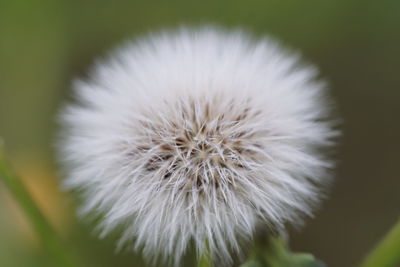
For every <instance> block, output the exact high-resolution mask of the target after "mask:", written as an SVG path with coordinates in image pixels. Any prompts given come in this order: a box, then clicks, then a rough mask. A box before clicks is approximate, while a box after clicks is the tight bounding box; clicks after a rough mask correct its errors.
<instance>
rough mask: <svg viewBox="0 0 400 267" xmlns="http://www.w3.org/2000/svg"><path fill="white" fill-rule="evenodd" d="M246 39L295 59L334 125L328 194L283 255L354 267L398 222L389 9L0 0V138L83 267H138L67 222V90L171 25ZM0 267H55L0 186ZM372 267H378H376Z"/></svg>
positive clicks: (394, 26) (393, 19) (394, 31)
mask: <svg viewBox="0 0 400 267" xmlns="http://www.w3.org/2000/svg"><path fill="white" fill-rule="evenodd" d="M210 23H214V24H217V25H221V26H225V27H228V28H231V27H241V28H245V29H247V30H248V31H250V32H253V33H254V34H256V35H263V34H269V35H272V36H274V37H276V38H278V39H280V40H281V41H282V42H283V43H284V44H286V45H287V46H289V47H293V48H295V49H297V50H299V51H301V52H302V54H303V55H304V58H305V59H306V60H308V61H311V62H314V63H315V64H316V65H317V66H319V68H320V70H321V73H322V76H323V77H324V78H325V79H327V80H328V81H329V82H330V86H331V94H332V97H333V98H334V99H335V101H336V102H337V107H338V113H339V114H340V116H341V118H342V119H343V123H342V126H341V128H342V130H343V137H342V138H341V145H340V146H339V147H338V150H337V153H336V157H337V159H338V167H337V170H336V173H337V175H336V182H335V184H334V186H333V188H332V192H331V195H330V198H329V199H328V200H327V201H325V202H324V205H323V207H322V209H321V210H320V211H319V212H318V213H317V214H316V218H315V219H312V220H309V221H308V222H307V225H306V227H305V228H303V229H302V230H301V231H294V230H293V231H292V233H291V235H290V239H291V247H292V248H293V249H294V250H296V251H307V252H312V253H314V254H315V255H317V256H318V257H319V258H321V259H322V260H324V261H325V262H326V263H328V264H329V266H333V267H335V266H338V267H346V266H354V265H355V264H357V263H358V262H359V261H360V259H361V258H362V257H363V256H364V255H365V254H366V253H367V251H368V250H369V249H370V248H371V247H372V246H373V244H374V243H375V242H377V241H378V240H379V238H380V237H381V236H382V235H383V234H384V233H386V232H387V230H388V229H389V228H390V226H391V225H393V224H394V223H395V222H396V221H397V220H398V219H399V211H400V209H399V208H400V205H399V204H400V177H399V173H400V172H399V164H400V162H399V160H400V156H399V151H400V120H399V115H400V74H399V71H400V1H395V0H393V1H391V0H380V1H376V0H363V1H357V0H338V1H327V0H315V1H309V0H303V1H284V0H279V1H278V0H275V1H273V0H269V1H262V0H259V1H258V0H247V1H240V0H234V1H233V0H232V1H211V0H210V1H208V0H207V1H206V0H203V1H188V0H182V1H155V0H152V1H117V0H114V1H109V0H98V1H78V0H65V1H61V0H53V1H50V0H48V1H46V0H43V1H36V0H31V1H29V0H26V1H21V0H13V1H11V0H9V1H7V0H0V136H1V137H2V139H3V140H4V143H5V146H6V149H7V152H8V154H9V156H10V158H11V161H12V163H13V165H14V167H15V169H16V170H17V172H18V173H19V174H20V176H21V177H22V178H23V180H24V182H25V183H26V184H27V186H28V188H29V190H30V191H31V192H32V194H33V195H34V197H35V199H36V200H37V202H38V203H39V204H40V206H41V208H42V209H43V210H44V212H45V214H46V216H47V217H48V218H49V219H50V221H51V222H52V224H53V225H54V226H55V228H56V229H57V230H58V231H59V232H60V233H61V235H62V236H63V237H64V238H65V239H66V240H67V241H68V242H69V243H70V244H72V246H73V247H74V248H75V249H76V251H77V252H78V254H79V255H81V256H82V257H83V258H84V260H85V262H86V266H144V264H143V262H142V260H141V258H140V256H137V255H134V254H132V253H128V252H123V253H117V254H116V253H114V246H113V241H114V239H113V237H110V238H107V239H105V240H102V241H99V240H97V239H96V238H95V237H94V236H93V235H92V234H91V231H92V229H93V227H92V226H91V225H88V224H85V223H82V222H78V221H77V220H76V218H75V216H74V202H73V201H72V199H73V198H72V197H71V196H67V195H66V194H63V193H61V192H60V191H59V189H58V187H57V186H58V183H59V178H58V175H57V168H56V164H55V160H54V143H55V141H56V134H55V133H56V131H57V124H56V123H55V122H56V114H57V110H58V109H59V107H60V105H61V104H62V103H63V102H64V101H66V99H69V98H70V97H71V90H70V82H71V80H72V79H73V78H74V77H78V76H84V75H87V71H88V68H89V66H90V65H91V64H92V63H93V61H94V59H95V58H96V57H98V56H101V55H104V53H105V52H106V51H107V50H108V49H110V48H112V47H113V46H114V45H117V44H119V43H120V42H121V41H123V40H126V39H129V38H132V37H135V36H138V35H140V34H143V33H147V32H149V31H154V30H159V29H162V28H165V27H168V28H171V27H175V26H178V25H181V24H185V25H201V24H210ZM0 266H5V267H8V266H18V267H19V266H41V267H42V266H54V263H53V262H51V260H50V259H49V257H48V255H47V254H46V252H45V251H44V250H43V249H42V247H41V244H40V242H39V240H38V239H37V237H36V235H35V233H34V232H33V231H32V229H31V226H30V224H29V223H28V222H27V220H26V218H25V216H24V214H23V213H22V212H21V211H20V209H19V207H18V206H17V205H16V203H15V202H14V200H13V198H12V196H11V195H10V194H9V193H8V192H7V190H6V189H5V188H4V186H3V185H2V184H0ZM377 267H379V266H377Z"/></svg>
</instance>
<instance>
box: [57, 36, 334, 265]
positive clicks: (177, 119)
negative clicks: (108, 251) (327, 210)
mask: <svg viewBox="0 0 400 267" xmlns="http://www.w3.org/2000/svg"><path fill="white" fill-rule="evenodd" d="M75 92H76V98H77V101H78V103H77V104H70V105H68V106H67V107H66V108H65V109H64V110H63V112H62V123H63V126H64V127H63V128H64V138H63V139H62V143H61V145H60V148H61V158H62V159H63V161H64V162H65V163H66V165H67V166H68V167H69V168H68V175H67V178H66V179H65V185H66V187H67V188H70V189H78V190H79V191H82V192H83V193H82V194H83V197H84V205H83V207H82V213H83V214H87V213H93V212H95V213H98V214H101V215H102V220H101V224H100V228H101V229H102V235H106V234H108V233H110V232H111V231H113V230H115V229H116V228H117V227H118V228H121V229H122V230H121V237H120V240H119V246H127V245H128V246H129V245H131V244H134V245H133V246H134V248H136V249H139V250H142V251H143V253H144V255H145V256H147V258H154V257H155V256H156V255H157V256H161V258H164V259H171V258H172V259H173V260H174V262H175V263H179V260H180V258H181V257H182V255H183V254H184V252H185V251H186V249H187V247H188V246H189V245H190V243H191V242H193V244H194V246H195V248H196V249H197V252H198V253H199V254H203V253H211V255H212V256H213V257H215V258H218V259H219V260H220V261H221V262H223V263H224V264H229V263H230V262H231V259H232V258H231V255H232V253H240V250H241V244H242V241H245V240H250V239H251V238H252V236H253V234H254V231H255V228H256V226H257V225H260V224H261V225H266V226H268V227H270V229H273V230H276V231H283V230H284V227H285V225H286V224H287V223H289V224H294V225H298V224H299V223H300V222H301V219H302V218H303V217H304V215H311V214H312V211H313V209H314V207H315V206H316V204H318V202H319V200H320V198H321V191H322V189H323V188H325V187H324V185H325V184H326V183H327V181H328V180H329V179H328V177H329V175H327V170H328V169H329V168H330V166H331V163H330V162H329V161H327V160H326V159H325V157H324V156H323V155H322V154H321V149H323V148H327V147H329V146H330V145H331V144H332V141H331V139H332V137H333V136H334V135H335V134H336V132H335V131H334V130H332V123H331V121H330V120H328V117H329V115H330V114H329V110H330V109H329V107H328V102H327V101H326V98H325V85H324V83H322V82H320V81H318V80H317V71H316V69H315V68H313V67H311V66H305V65H301V64H299V56H298V55H296V54H294V53H289V52H288V51H286V50H285V49H283V48H281V47H280V45H279V44H278V43H276V42H275V41H273V40H271V39H269V38H264V39H261V40H255V39H253V38H251V37H249V36H248V35H246V34H244V33H243V32H239V31H230V32H225V31H223V30H220V29H212V28H202V29H181V30H178V31H175V32H161V33H158V34H154V35H150V36H148V37H146V38H143V39H141V40H138V41H134V42H129V43H128V44H126V45H124V46H123V47H120V48H119V49H117V50H115V51H114V52H113V53H111V55H110V56H109V57H108V58H107V59H105V60H103V61H102V62H100V63H98V64H97V65H96V67H95V68H94V70H93V72H92V73H91V77H90V79H89V80H88V81H78V82H76V83H75Z"/></svg>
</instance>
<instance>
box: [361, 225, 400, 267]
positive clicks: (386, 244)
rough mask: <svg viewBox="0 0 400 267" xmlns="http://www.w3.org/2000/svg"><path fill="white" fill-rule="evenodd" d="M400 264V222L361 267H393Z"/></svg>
mask: <svg viewBox="0 0 400 267" xmlns="http://www.w3.org/2000/svg"><path fill="white" fill-rule="evenodd" d="M396 264H400V220H399V221H398V222H397V223H396V224H395V226H394V227H393V228H392V229H391V230H390V231H389V233H388V234H387V235H386V236H385V237H384V238H383V240H382V241H380V243H379V244H378V245H377V246H376V247H375V248H374V249H373V250H372V251H371V252H370V253H369V254H368V255H367V257H366V258H365V260H364V262H363V263H362V264H361V267H376V266H382V267H391V266H397V265H396Z"/></svg>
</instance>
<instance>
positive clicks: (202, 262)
mask: <svg viewBox="0 0 400 267" xmlns="http://www.w3.org/2000/svg"><path fill="white" fill-rule="evenodd" d="M197 267H213V263H212V260H211V259H210V257H208V256H207V255H206V254H203V255H201V256H200V259H199V261H198V262H197Z"/></svg>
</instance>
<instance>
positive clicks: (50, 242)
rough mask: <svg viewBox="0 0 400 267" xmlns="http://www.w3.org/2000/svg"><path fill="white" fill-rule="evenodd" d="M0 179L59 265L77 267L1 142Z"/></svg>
mask: <svg viewBox="0 0 400 267" xmlns="http://www.w3.org/2000/svg"><path fill="white" fill-rule="evenodd" d="M0 180H2V181H3V183H4V184H5V185H6V187H7V188H8V189H9V191H10V192H11V194H12V195H13V197H14V198H15V199H16V201H17V202H18V203H19V205H20V207H21V208H22V210H23V211H24V212H25V214H26V216H27V217H28V218H29V220H30V222H31V223H32V225H33V227H34V229H35V230H36V231H37V233H38V234H39V236H40V238H41V239H42V242H43V244H44V246H45V247H46V249H47V250H48V251H49V252H50V253H51V254H52V255H53V257H54V259H55V260H56V261H57V266H62V267H72V266H73V267H76V266H80V264H77V263H76V261H75V260H74V259H75V258H74V257H72V256H71V255H69V253H68V252H69V251H68V250H67V249H66V247H65V246H64V244H63V243H62V241H61V240H60V238H59V237H58V235H57V234H56V232H55V231H54V230H53V228H52V227H51V225H50V224H49V222H48V221H47V220H46V218H45V217H44V216H43V214H42V213H41V211H40V210H39V208H38V206H37V205H36V204H35V202H34V200H33V199H32V197H31V195H30V194H29V192H28V191H27V189H26V188H25V186H24V185H23V183H22V182H21V180H20V179H19V178H18V177H17V176H16V175H15V174H14V172H13V171H12V170H11V168H10V166H9V164H8V162H7V160H6V158H5V155H4V151H3V147H2V146H1V144H0Z"/></svg>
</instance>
